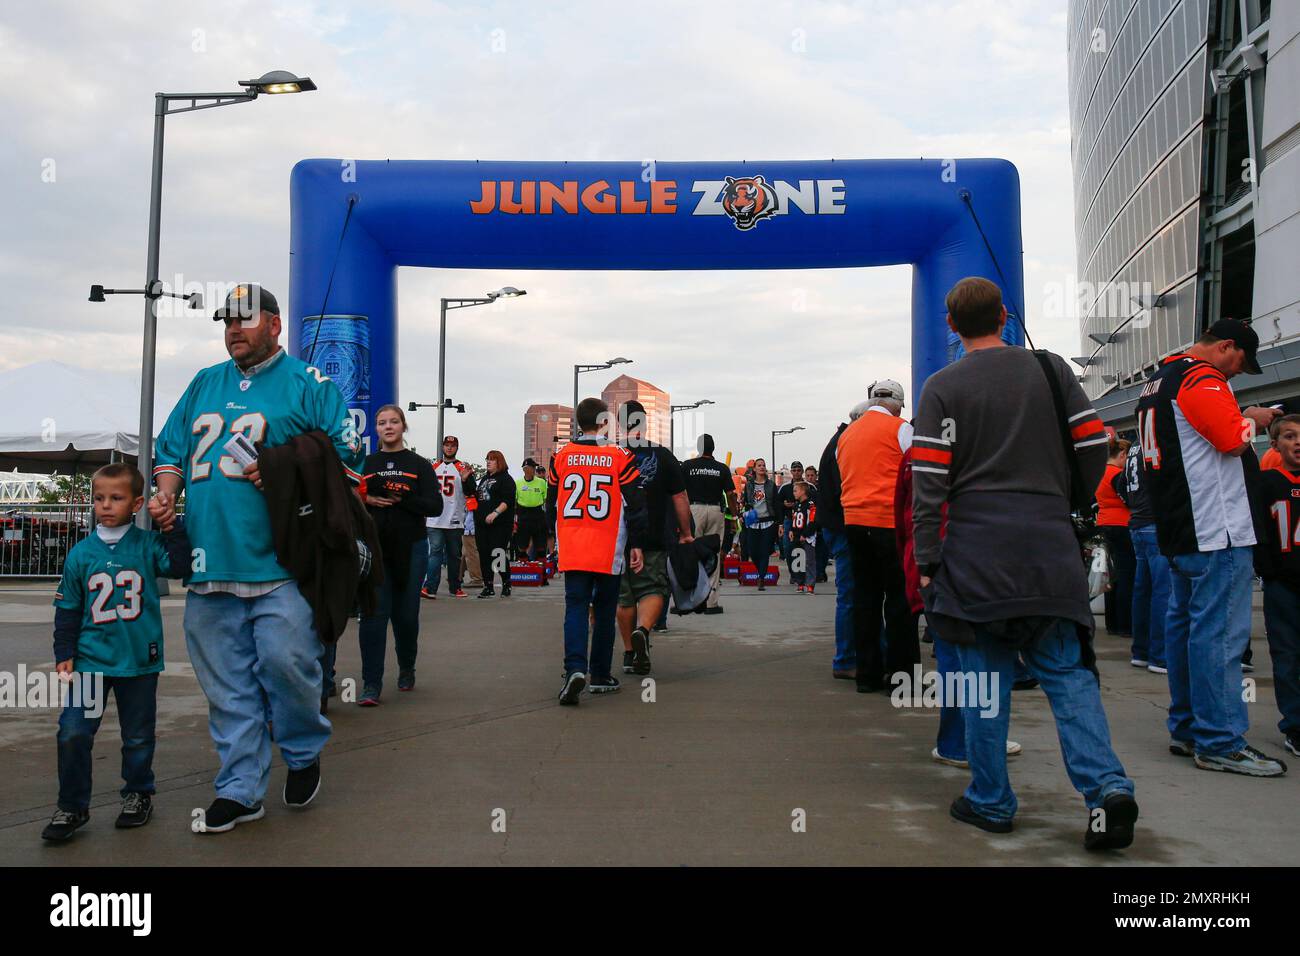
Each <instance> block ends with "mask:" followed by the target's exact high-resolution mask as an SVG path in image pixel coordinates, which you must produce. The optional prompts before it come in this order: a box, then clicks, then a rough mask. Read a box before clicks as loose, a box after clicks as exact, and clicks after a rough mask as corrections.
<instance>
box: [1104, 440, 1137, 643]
mask: <svg viewBox="0 0 1300 956" xmlns="http://www.w3.org/2000/svg"><path fill="white" fill-rule="evenodd" d="M1128 446H1129V442H1127V441H1125V440H1124V439H1122V438H1116V437H1115V436H1114V435H1112V436H1111V439H1110V458H1109V459H1108V460H1107V461H1106V471H1105V473H1104V474H1103V475H1102V476H1101V484H1099V485H1098V486H1097V492H1096V497H1097V530H1098V531H1100V532H1101V534H1102V537H1103V538H1105V540H1106V550H1107V552H1109V554H1110V566H1111V573H1112V575H1113V577H1112V578H1111V584H1110V590H1109V591H1107V592H1106V631H1107V632H1108V633H1109V634H1110V635H1111V636H1112V637H1123V638H1131V637H1132V635H1133V576H1134V573H1135V572H1136V571H1137V557H1136V556H1135V555H1134V553H1133V538H1132V536H1131V535H1130V534H1129V531H1128V517H1129V515H1128V505H1126V504H1124V499H1122V498H1121V497H1120V496H1119V490H1118V483H1119V482H1121V481H1123V480H1124V456H1125V455H1126V454H1128Z"/></svg>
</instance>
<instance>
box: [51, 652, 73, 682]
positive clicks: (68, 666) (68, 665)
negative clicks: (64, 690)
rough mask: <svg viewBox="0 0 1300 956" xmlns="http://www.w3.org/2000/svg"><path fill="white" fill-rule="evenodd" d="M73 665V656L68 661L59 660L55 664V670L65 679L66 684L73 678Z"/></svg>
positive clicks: (60, 677)
mask: <svg viewBox="0 0 1300 956" xmlns="http://www.w3.org/2000/svg"><path fill="white" fill-rule="evenodd" d="M72 666H73V662H72V658H71V657H69V658H68V659H67V660H66V661H59V662H58V663H57V664H55V665H54V671H55V673H57V674H58V675H59V680H61V681H63V682H64V683H65V684H66V683H68V682H69V681H71V680H72Z"/></svg>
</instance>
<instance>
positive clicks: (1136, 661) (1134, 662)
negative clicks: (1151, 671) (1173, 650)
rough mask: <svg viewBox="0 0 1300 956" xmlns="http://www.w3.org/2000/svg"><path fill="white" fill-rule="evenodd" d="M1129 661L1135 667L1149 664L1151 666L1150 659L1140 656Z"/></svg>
mask: <svg viewBox="0 0 1300 956" xmlns="http://www.w3.org/2000/svg"><path fill="white" fill-rule="evenodd" d="M1129 663H1130V664H1132V665H1133V666H1134V667H1149V666H1150V663H1149V662H1148V661H1144V660H1142V659H1141V658H1138V657H1135V658H1133V659H1132V660H1131V661H1129Z"/></svg>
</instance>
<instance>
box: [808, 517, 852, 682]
mask: <svg viewBox="0 0 1300 956" xmlns="http://www.w3.org/2000/svg"><path fill="white" fill-rule="evenodd" d="M817 536H818V538H820V539H821V540H823V541H825V542H826V550H827V551H828V552H829V553H830V555H831V557H832V558H834V559H835V657H834V658H833V659H832V660H831V667H832V668H834V669H835V670H837V671H851V670H853V668H855V667H857V666H858V652H857V650H856V648H855V647H854V644H853V559H852V558H851V557H850V555H849V539H848V536H847V535H846V534H845V533H844V529H843V528H822V529H821V530H820V531H818V532H817Z"/></svg>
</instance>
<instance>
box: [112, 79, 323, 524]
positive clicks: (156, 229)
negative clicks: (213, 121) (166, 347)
mask: <svg viewBox="0 0 1300 956" xmlns="http://www.w3.org/2000/svg"><path fill="white" fill-rule="evenodd" d="M239 85H240V86H242V87H244V89H242V90H239V91H237V92H234V93H155V94H154V101H153V102H154V106H153V170H152V173H151V175H150V182H149V248H148V254H147V255H146V259H145V277H144V290H145V291H144V335H143V339H144V344H143V355H142V356H141V360H140V440H139V448H138V450H137V456H136V467H137V468H138V469H139V471H140V472H141V474H143V475H144V480H145V487H148V485H149V482H150V480H151V479H152V474H151V472H152V471H153V388H154V379H155V375H154V368H155V362H156V355H155V348H156V345H157V340H158V297H159V295H160V283H159V281H158V252H159V247H160V245H161V243H162V170H163V128H164V124H165V122H166V119H167V116H168V114H170V113H189V112H192V111H194V110H206V109H212V108H214V107H218V106H231V105H233V104H235V103H250V102H252V101H253V100H255V99H257V97H258V95H259V94H261V93H267V94H274V93H302V92H309V91H311V90H314V89H316V84H315V83H313V82H312V81H311V79H310V77H305V76H304V77H297V76H294V75H293V74H292V73H288V72H286V71H284V70H274V71H272V72H270V73H266V74H264V75H263V76H262V77H260V78H259V79H256V80H240V81H239ZM186 100H188V101H189V104H190V105H189V106H178V107H177V108H175V109H173V108H172V105H171V104H172V103H181V102H184V101H186ZM135 523H136V524H137V525H139V526H140V527H141V528H144V529H146V530H147V529H148V528H149V523H150V522H149V510H148V509H147V508H141V509H140V513H139V514H137V515H136V519H135Z"/></svg>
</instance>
